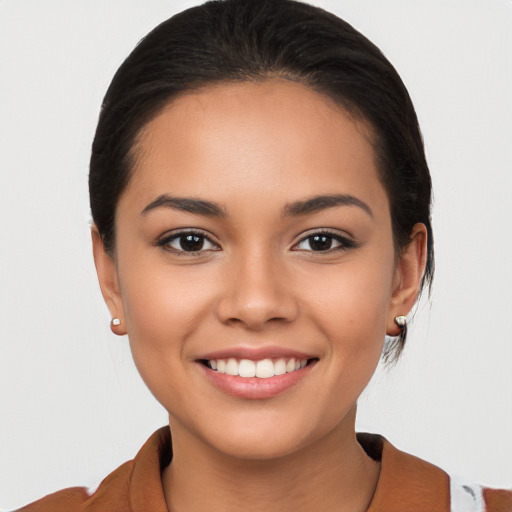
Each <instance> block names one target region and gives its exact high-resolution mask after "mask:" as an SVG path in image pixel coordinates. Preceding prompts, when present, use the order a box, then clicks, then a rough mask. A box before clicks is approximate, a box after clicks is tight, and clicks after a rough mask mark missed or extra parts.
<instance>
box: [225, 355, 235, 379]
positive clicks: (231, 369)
mask: <svg viewBox="0 0 512 512" xmlns="http://www.w3.org/2000/svg"><path fill="white" fill-rule="evenodd" d="M226 373H227V374H228V375H238V362H237V360H236V359H233V358H230V359H228V362H227V364H226Z"/></svg>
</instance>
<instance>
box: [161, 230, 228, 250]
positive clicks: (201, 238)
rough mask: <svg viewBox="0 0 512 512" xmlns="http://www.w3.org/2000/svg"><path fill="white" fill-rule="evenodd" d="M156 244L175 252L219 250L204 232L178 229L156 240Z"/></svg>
mask: <svg viewBox="0 0 512 512" xmlns="http://www.w3.org/2000/svg"><path fill="white" fill-rule="evenodd" d="M157 245H158V246H160V247H163V248H164V249H167V250H170V251H173V252H177V253H202V252H204V251H218V250H220V247H219V246H218V245H217V244H215V243H214V242H212V241H211V240H210V239H209V238H208V237H207V236H206V235H205V234H204V233H201V232H196V231H180V232H179V233H174V234H171V235H169V236H164V237H163V238H162V239H160V240H159V241H158V242H157Z"/></svg>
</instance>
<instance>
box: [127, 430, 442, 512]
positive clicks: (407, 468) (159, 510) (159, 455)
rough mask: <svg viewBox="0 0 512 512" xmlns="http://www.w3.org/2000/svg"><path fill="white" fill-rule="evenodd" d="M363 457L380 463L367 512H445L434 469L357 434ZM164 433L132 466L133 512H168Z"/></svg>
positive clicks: (158, 434)
mask: <svg viewBox="0 0 512 512" xmlns="http://www.w3.org/2000/svg"><path fill="white" fill-rule="evenodd" d="M357 439H358V441H359V443H360V444H361V446H362V447H363V448H364V450H365V451H366V453H367V454H368V455H369V456H370V457H372V458H373V459H375V460H379V461H380V462H381V471H380V477H379V481H378V484H377V488H376V490H375V495H374V497H373V500H372V502H371V504H370V507H369V508H368V512H412V511H428V512H449V509H450V505H449V503H450V482H449V477H448V475H447V474H446V473H445V472H444V471H442V470H441V469H439V468H438V467H436V466H434V465H432V464H429V463H428V462H425V461H423V460H421V459H418V458H417V457H414V456H413V455H409V454H406V453H404V452H402V451H400V450H398V449H396V448H395V447H394V446H393V445H392V444H391V443H389V442H388V441H387V440H386V439H385V438H383V437H382V436H379V435H376V434H358V435H357ZM171 458H172V445H171V433H170V429H169V427H168V426H167V427H162V428H161V429H159V430H157V431H156V432H155V433H154V434H153V435H152V436H151V437H150V438H149V439H148V441H147V442H146V444H145V445H144V446H143V447H142V448H141V450H140V451H139V453H138V454H137V456H136V457H135V459H134V461H133V467H132V472H131V477H130V481H129V486H130V489H129V495H130V502H131V507H132V510H133V511H134V512H147V511H148V510H151V511H152V512H168V510H167V506H166V504H165V497H164V492H163V488H162V480H161V473H162V470H163V468H165V467H166V466H167V465H168V464H169V463H170V461H171Z"/></svg>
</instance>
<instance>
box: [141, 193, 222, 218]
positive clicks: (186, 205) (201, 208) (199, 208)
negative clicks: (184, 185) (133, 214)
mask: <svg viewBox="0 0 512 512" xmlns="http://www.w3.org/2000/svg"><path fill="white" fill-rule="evenodd" d="M156 208H172V209H174V210H180V211H183V212H188V213H196V214H198V215H206V216H208V217H225V216H226V212H225V210H224V208H223V207H222V206H220V205H219V204H217V203H213V202H212V201H205V200H203V199H195V198H193V197H172V196H169V195H167V194H162V195H161V196H158V197H157V198H156V199H155V200H154V201H151V203H149V204H148V205H147V206H146V207H145V208H144V210H142V212H141V215H146V214H147V213H149V212H150V211H151V210H154V209H156Z"/></svg>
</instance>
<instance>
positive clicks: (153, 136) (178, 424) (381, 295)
mask: <svg viewBox="0 0 512 512" xmlns="http://www.w3.org/2000/svg"><path fill="white" fill-rule="evenodd" d="M90 194H91V209H92V213H93V220H94V225H93V246H94V255H95V263H96V268H97V271H98V276H99V280H100V285H101V288H102V292H103V296H104V298H105V301H106V303H107V305H108V307H109V310H110V312H111V315H112V330H113V331H114V332H115V333H116V334H120V335H123V334H128V335H129V339H130V345H131V349H132V352H133V356H134V360H135V363H136V365H137V367H138V369H139V371H140V373H141V376H142V377H143V379H144V381H145V382H146V384H147V385H148V388H149V389H150V390H151V392H152V393H153V394H154V395H155V397H156V398H157V399H158V400H159V401H160V402H161V403H162V404H163V405H164V407H165V408H166V409H167V411H168V412H169V421H170V427H171V429H170V430H171V431H172V438H173V441H172V462H171V441H170V434H169V429H168V428H165V429H162V430H161V431H159V432H158V433H156V434H155V435H154V436H153V437H152V438H151V439H150V440H149V441H148V443H147V444H146V445H145V447H144V448H143V449H142V450H141V452H140V454H139V455H138V456H137V458H136V459H135V462H132V463H128V464H126V465H124V466H122V467H121V468H120V469H119V470H117V471H116V472H114V473H113V474H112V475H111V476H110V477H108V478H107V479H106V480H105V482H104V483H103V484H102V485H101V486H100V488H99V489H98V491H97V492H96V493H94V494H93V495H92V496H89V495H88V494H87V493H86V492H85V490H83V489H72V490H68V491H62V492H61V493H57V494H56V495H53V496H50V497H48V498H46V499H44V500H42V501H40V502H38V503H36V504H34V505H32V506H29V507H28V508H26V510H29V511H30V510H60V509H62V510H72V509H73V507H74V508H75V509H80V508H84V509H85V508H87V509H90V510H162V511H163V510H166V509H168V510H200V509H204V508H206V507H209V508H211V503H212V502H213V503H216V504H218V508H219V509H222V510H231V509H235V508H236V509H239V508H240V507H241V506H247V507H248V508H249V509H252V510H260V509H265V510H268V509H269V508H272V507H273V506H276V505H275V504H276V503H278V506H279V509H281V510H311V509H313V508H314V509H319V510H370V511H372V510H373V511H374V510H420V509H424V510H448V509H449V508H448V507H449V504H450V499H451V500H452V504H453V503H454V500H455V499H456V497H458V496H459V493H460V499H461V500H464V499H469V500H472V501H473V502H474V503H473V504H472V506H473V505H474V506H475V507H477V506H480V509H482V507H483V502H484V501H485V502H486V504H487V506H488V510H509V509H510V508H507V507H510V500H511V498H510V495H508V494H506V493H504V492H491V491H485V492H484V493H483V494H482V493H481V491H480V490H479V488H477V487H475V488H474V489H472V490H471V491H472V493H473V494H472V495H471V494H469V493H467V492H465V491H464V489H456V488H455V487H453V489H452V492H451V495H450V479H449V477H448V475H446V474H445V473H444V472H442V471H441V470H440V469H438V468H436V467H434V466H432V465H430V464H428V463H425V462H422V461H420V460H418V459H416V458H414V457H412V456H408V455H405V454H403V453H401V452H399V451H398V450H396V449H395V448H393V447H392V446H391V445H390V444H389V443H387V442H386V441H385V440H383V439H382V438H380V437H378V436H360V437H359V438H356V436H355V411H356V402H357V399H358V397H359V396H360V394H361V392H362V391H363V389H364V388H365V387H366V385H367V383H368V381H369V380H370V378H371V376H372V374H373V372H374V370H375V368H376V366H377V363H378V361H379V358H380V356H381V353H382V351H383V341H384V338H385V335H389V336H392V337H394V338H395V343H392V344H390V346H389V347H387V348H385V349H384V350H385V357H387V358H388V359H389V358H396V357H398V355H399V353H400V350H401V349H402V347H403V344H404V342H405V339H406V327H407V318H406V316H407V315H408V313H409V312H410V310H411V308H412V306H413V305H414V303H415V301H416V298H417V295H418V293H419V291H420V290H421V288H422V286H423V285H424V284H426V283H428V282H429V281H430V279H431V277H432V269H433V250H432V233H431V227H430V176H429V173H428V168H427V165H426V162H425V158H424V152H423V146H422V142H421V137H420V133H419V129H418V126H417V120H416V115H415V113H414V109H413V107H412V104H411V102H410V99H409V97H408V94H407V92H406V90H405V88H404V87H403V85H402V83H401V81H400V79H399V78H398V75H397V74H396V72H395V71H394V69H393V68H392V67H391V65H390V64H389V63H388V62H387V60H386V59H385V58H384V57H383V56H382V55H381V54H380V52H379V51H378V50H377V49H376V48H375V47H374V46H373V45H372V44H371V43H369V42H368V41H367V40H366V39H365V38H363V37H362V36H361V35H360V34H358V33H357V32H355V31H354V30H353V29H352V28H351V27H350V26H348V25H346V24H345V23H344V22H342V21H341V20H339V19H336V18H335V17H333V16H331V15H328V14H326V13H323V12H321V11H319V10H317V9H314V8H311V7H308V6H306V5H302V4H296V3H293V2H286V1H283V2H273V1H270V2H260V1H257V2H239V1H232V2H222V3H211V4H207V5H205V6H202V7H199V8H197V9H194V10H190V11H186V12H185V13H183V14H181V15H179V16H177V17H175V18H173V19H171V20H169V21H168V22H165V23H164V24H162V25H161V26H160V27H158V28H157V29H155V31H153V32H152V33H151V34H150V35H149V36H148V37H147V38H146V39H145V40H144V41H143V42H142V43H141V44H140V45H139V46H138V47H137V48H136V50H135V51H134V52H133V53H132V55H131V56H130V57H129V58H128V59H127V61H126V62H125V63H124V64H123V66H122V67H121V68H120V70H119V71H118V73H117V75H116V77H115V78H114V81H113V83H112V85H111V87H110V88H109V91H108V92H107V96H106V98H105V103H104V106H103V109H102V114H101V117H100V121H99V124H98V129H97V132H96V137H95V142H94V145H93V155H92V158H91V172H90ZM198 487H200V488H201V493H197V488H198ZM473 498H474V499H473ZM247 501H249V505H247ZM453 506H455V505H453Z"/></svg>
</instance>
